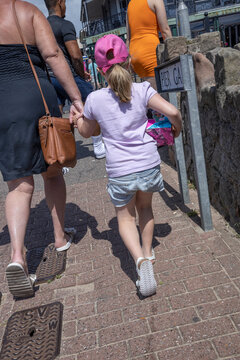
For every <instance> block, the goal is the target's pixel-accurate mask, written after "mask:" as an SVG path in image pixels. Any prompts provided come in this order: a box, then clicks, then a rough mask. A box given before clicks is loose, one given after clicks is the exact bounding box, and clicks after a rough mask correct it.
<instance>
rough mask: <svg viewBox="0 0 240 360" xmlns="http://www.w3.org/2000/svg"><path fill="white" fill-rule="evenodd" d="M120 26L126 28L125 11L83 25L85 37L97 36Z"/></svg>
mask: <svg viewBox="0 0 240 360" xmlns="http://www.w3.org/2000/svg"><path fill="white" fill-rule="evenodd" d="M122 26H126V11H122V12H120V13H118V14H115V15H112V16H111V17H109V18H106V19H97V20H94V21H90V22H89V23H85V24H84V31H85V37H88V36H94V35H98V34H101V33H104V32H107V31H110V30H113V29H117V28H119V27H122Z"/></svg>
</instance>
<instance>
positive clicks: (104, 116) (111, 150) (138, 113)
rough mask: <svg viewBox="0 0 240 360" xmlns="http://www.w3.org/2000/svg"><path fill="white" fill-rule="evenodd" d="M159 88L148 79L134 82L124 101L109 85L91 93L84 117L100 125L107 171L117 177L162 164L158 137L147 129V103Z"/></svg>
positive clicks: (109, 174)
mask: <svg viewBox="0 0 240 360" xmlns="http://www.w3.org/2000/svg"><path fill="white" fill-rule="evenodd" d="M155 94H156V91H155V90H154V89H153V88H152V87H151V86H150V84H149V83H148V82H147V81H145V82H143V83H133V85H132V99H131V101H130V102H128V103H123V102H121V101H120V100H119V98H118V97H117V96H116V95H115V93H114V92H113V91H112V90H111V89H110V88H103V89H101V90H97V91H94V92H92V93H91V94H89V95H88V97H87V100H86V103H85V106H84V116H85V117H86V118H88V119H89V120H96V121H97V122H98V123H99V125H100V126H101V130H102V137H103V140H104V144H105V148H106V170H107V173H108V176H109V177H118V176H123V175H127V174H131V173H134V172H138V171H142V170H147V169H151V168H153V167H154V166H157V165H158V164H160V156H159V154H158V151H157V144H156V142H155V140H154V139H153V138H152V137H151V136H150V135H148V134H147V133H146V132H145V129H146V125H147V116H146V111H147V104H148V101H149V99H150V98H151V97H152V96H153V95H155Z"/></svg>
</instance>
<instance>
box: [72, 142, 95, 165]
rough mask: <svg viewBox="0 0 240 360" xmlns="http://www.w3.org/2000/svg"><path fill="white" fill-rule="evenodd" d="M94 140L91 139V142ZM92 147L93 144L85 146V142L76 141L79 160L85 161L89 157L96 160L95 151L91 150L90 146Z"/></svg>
mask: <svg viewBox="0 0 240 360" xmlns="http://www.w3.org/2000/svg"><path fill="white" fill-rule="evenodd" d="M91 140H92V139H90V141H91ZM90 145H92V143H91V142H90V143H87V144H83V141H81V140H78V141H76V149H77V160H80V159H85V158H87V157H93V158H95V155H94V152H93V150H89V148H88V147H89V146H90Z"/></svg>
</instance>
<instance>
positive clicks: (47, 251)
mask: <svg viewBox="0 0 240 360" xmlns="http://www.w3.org/2000/svg"><path fill="white" fill-rule="evenodd" d="M66 259H67V254H66V251H62V252H59V251H56V249H55V246H54V244H49V245H48V246H47V247H40V248H34V249H30V250H29V251H28V252H27V264H28V271H29V274H36V275H37V280H36V282H35V284H36V285H37V284H41V283H43V282H47V281H48V280H52V279H54V278H55V276H56V275H59V274H61V273H63V272H64V271H65V268H66Z"/></svg>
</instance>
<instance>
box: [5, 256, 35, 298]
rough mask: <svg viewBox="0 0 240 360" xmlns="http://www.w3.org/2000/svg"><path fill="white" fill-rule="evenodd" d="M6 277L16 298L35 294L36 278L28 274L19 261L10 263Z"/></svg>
mask: <svg viewBox="0 0 240 360" xmlns="http://www.w3.org/2000/svg"><path fill="white" fill-rule="evenodd" d="M6 277H7V282H8V287H9V291H10V293H11V294H12V295H13V296H15V297H16V298H23V297H30V296H33V295H34V290H33V284H34V281H35V280H36V278H35V277H34V276H31V277H30V276H27V274H26V272H25V270H24V268H23V266H22V265H21V264H19V263H16V262H13V263H10V264H9V265H8V266H7V268H6Z"/></svg>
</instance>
